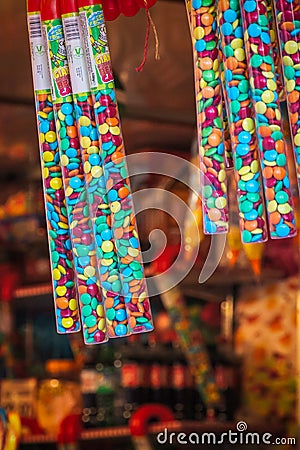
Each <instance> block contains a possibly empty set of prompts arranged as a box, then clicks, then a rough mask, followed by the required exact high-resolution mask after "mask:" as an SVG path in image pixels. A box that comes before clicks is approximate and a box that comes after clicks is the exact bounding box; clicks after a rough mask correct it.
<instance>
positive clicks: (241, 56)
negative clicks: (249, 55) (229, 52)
mask: <svg viewBox="0 0 300 450" xmlns="http://www.w3.org/2000/svg"><path fill="white" fill-rule="evenodd" d="M234 56H235V57H236V59H237V60H238V61H244V60H245V51H244V49H243V48H237V49H236V50H235V51H234Z"/></svg>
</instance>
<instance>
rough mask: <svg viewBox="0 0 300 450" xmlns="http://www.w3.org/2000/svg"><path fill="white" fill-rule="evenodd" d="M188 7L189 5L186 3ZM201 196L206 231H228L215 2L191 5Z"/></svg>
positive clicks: (210, 232) (194, 1) (207, 232)
mask: <svg viewBox="0 0 300 450" xmlns="http://www.w3.org/2000/svg"><path fill="white" fill-rule="evenodd" d="M187 10H188V11H189V6H187ZM189 17H190V20H191V33H192V41H193V54H194V68H195V90H196V106H197V130H198V141H199V152H200V172H201V189H202V192H201V197H202V207H203V223H204V233H205V234H219V233H226V232H227V231H228V207H227V194H226V192H227V187H226V172H225V152H224V143H223V141H224V130H223V112H222V94H221V76H220V62H219V50H218V36H217V22H216V4H215V1H214V0H211V1H207V2H206V6H205V7H204V6H203V7H202V6H201V2H200V1H198V0H193V2H192V7H191V15H189Z"/></svg>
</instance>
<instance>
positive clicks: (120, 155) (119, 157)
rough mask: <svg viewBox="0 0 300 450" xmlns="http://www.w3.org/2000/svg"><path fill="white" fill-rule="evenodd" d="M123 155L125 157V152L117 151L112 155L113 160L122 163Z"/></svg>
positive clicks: (115, 162)
mask: <svg viewBox="0 0 300 450" xmlns="http://www.w3.org/2000/svg"><path fill="white" fill-rule="evenodd" d="M123 157H124V155H123V153H120V152H115V153H114V154H113V155H112V157H111V160H112V161H113V163H114V164H120V163H121V162H122V159H123Z"/></svg>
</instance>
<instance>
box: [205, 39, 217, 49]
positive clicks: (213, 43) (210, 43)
mask: <svg viewBox="0 0 300 450" xmlns="http://www.w3.org/2000/svg"><path fill="white" fill-rule="evenodd" d="M215 47H216V43H215V41H209V42H207V43H206V50H208V51H211V50H213V49H214V48H215Z"/></svg>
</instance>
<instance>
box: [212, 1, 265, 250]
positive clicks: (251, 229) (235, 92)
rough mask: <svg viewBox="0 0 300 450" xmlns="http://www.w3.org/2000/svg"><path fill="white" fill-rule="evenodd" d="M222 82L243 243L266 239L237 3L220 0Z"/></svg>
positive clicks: (250, 102)
mask: <svg viewBox="0 0 300 450" xmlns="http://www.w3.org/2000/svg"><path fill="white" fill-rule="evenodd" d="M218 10H219V17H218V19H219V30H220V35H221V41H222V45H221V48H222V52H223V64H224V75H225V76H224V84H225V90H226V95H225V98H226V103H227V109H228V120H229V129H230V134H231V145H232V149H233V158H234V169H235V178H236V183H237V198H238V208H239V216H240V228H241V236H242V240H243V242H248V243H249V242H251V243H253V242H264V241H266V240H267V226H266V220H265V208H264V197H263V189H262V182H261V178H260V164H259V156H258V150H257V140H256V133H255V123H254V118H253V114H252V101H251V98H250V93H249V79H248V70H247V62H246V55H245V50H244V41H243V36H244V33H243V27H242V19H241V12H240V6H239V4H238V3H237V2H236V1H229V0H220V1H219V3H218Z"/></svg>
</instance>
